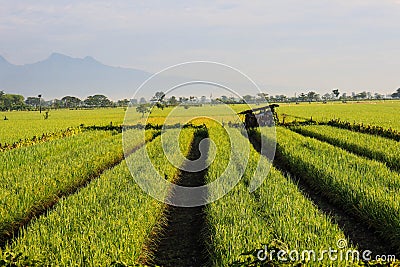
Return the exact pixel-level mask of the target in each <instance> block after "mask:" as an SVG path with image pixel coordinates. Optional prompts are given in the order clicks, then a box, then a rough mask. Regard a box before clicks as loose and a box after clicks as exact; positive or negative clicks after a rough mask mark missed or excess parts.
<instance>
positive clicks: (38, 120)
mask: <svg viewBox="0 0 400 267" xmlns="http://www.w3.org/2000/svg"><path fill="white" fill-rule="evenodd" d="M49 114H50V116H49V119H47V120H45V119H44V118H43V112H42V114H40V113H39V112H38V111H12V112H1V113H0V115H2V117H4V116H7V118H8V120H7V121H5V120H0V143H1V144H4V143H8V144H10V143H14V142H17V141H18V140H20V139H27V138H29V139H31V138H32V137H33V136H41V135H42V134H43V133H54V132H59V131H61V130H65V129H67V128H69V127H78V126H79V125H81V124H84V125H87V126H88V125H109V124H110V123H111V122H112V123H113V124H114V125H120V124H122V122H123V119H124V115H125V110H124V109H123V108H107V109H93V110H67V109H62V110H51V111H50V113H49ZM137 116H138V117H139V114H137ZM0 118H1V117H0Z"/></svg>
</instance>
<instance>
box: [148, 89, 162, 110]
mask: <svg viewBox="0 0 400 267" xmlns="http://www.w3.org/2000/svg"><path fill="white" fill-rule="evenodd" d="M150 102H151V103H152V104H153V105H155V106H156V107H157V108H160V109H164V107H165V94H164V92H161V91H160V92H156V93H155V94H154V96H153V97H152V98H151V99H150Z"/></svg>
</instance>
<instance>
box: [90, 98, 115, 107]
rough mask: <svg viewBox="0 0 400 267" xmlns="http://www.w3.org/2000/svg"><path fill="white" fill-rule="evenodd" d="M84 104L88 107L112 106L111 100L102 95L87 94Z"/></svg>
mask: <svg viewBox="0 0 400 267" xmlns="http://www.w3.org/2000/svg"><path fill="white" fill-rule="evenodd" d="M84 103H85V105H86V106H89V107H110V106H112V102H111V100H109V99H108V98H107V97H106V96H104V95H93V96H88V97H87V98H86V99H85V101H84Z"/></svg>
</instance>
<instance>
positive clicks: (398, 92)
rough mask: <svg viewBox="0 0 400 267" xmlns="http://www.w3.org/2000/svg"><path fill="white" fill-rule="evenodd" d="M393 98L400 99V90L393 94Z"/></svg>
mask: <svg viewBox="0 0 400 267" xmlns="http://www.w3.org/2000/svg"><path fill="white" fill-rule="evenodd" d="M392 97H393V98H400V88H399V89H397V91H396V92H394V93H393V94H392Z"/></svg>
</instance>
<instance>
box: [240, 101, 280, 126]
mask: <svg viewBox="0 0 400 267" xmlns="http://www.w3.org/2000/svg"><path fill="white" fill-rule="evenodd" d="M277 107H279V105H278V104H272V105H268V106H264V107H261V108H254V109H248V110H245V111H242V112H239V113H238V114H239V115H242V116H243V115H244V125H245V127H246V129H249V128H255V127H258V126H273V125H274V124H275V123H277V122H278V115H277V114H276V111H275V108H277Z"/></svg>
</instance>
